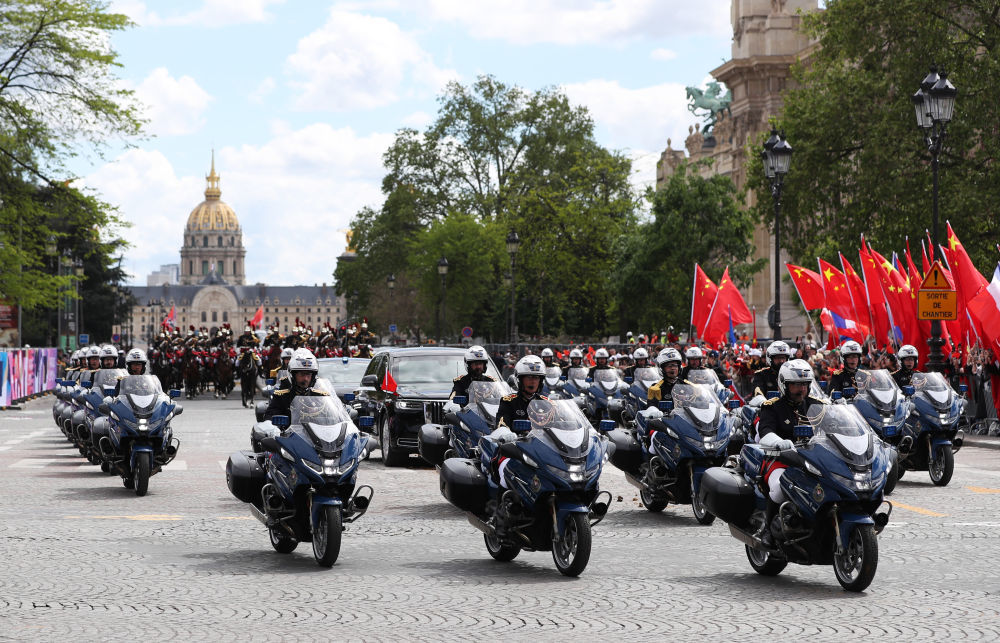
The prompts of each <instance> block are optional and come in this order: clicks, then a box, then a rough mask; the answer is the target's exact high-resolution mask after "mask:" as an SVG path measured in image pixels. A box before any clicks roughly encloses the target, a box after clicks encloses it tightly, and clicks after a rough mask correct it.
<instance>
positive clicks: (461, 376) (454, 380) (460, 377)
mask: <svg viewBox="0 0 1000 643" xmlns="http://www.w3.org/2000/svg"><path fill="white" fill-rule="evenodd" d="M463 377H465V376H464V375H459V376H458V377H456V378H455V379H453V380H452V382H457V381H459V380H461V379H462V378H463Z"/></svg>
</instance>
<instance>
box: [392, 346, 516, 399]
mask: <svg viewBox="0 0 1000 643" xmlns="http://www.w3.org/2000/svg"><path fill="white" fill-rule="evenodd" d="M391 373H392V378H393V379H394V380H396V382H397V383H398V384H399V385H400V386H408V387H410V388H414V389H417V390H420V389H441V388H448V389H450V388H451V384H452V381H453V380H454V379H455V378H456V377H460V376H462V375H465V374H466V368H465V356H464V354H463V353H461V352H455V353H452V354H443V355H442V354H437V355H396V356H395V357H394V358H393V360H392V367H391ZM486 374H487V375H489V376H490V377H492V378H493V379H495V380H499V379H500V374H499V373H498V372H497V369H496V367H495V366H494V365H493V362H492V360H487V361H486Z"/></svg>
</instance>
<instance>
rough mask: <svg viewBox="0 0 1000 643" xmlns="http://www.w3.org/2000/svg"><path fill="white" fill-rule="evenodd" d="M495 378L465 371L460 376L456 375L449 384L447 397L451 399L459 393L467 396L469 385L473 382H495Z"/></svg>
mask: <svg viewBox="0 0 1000 643" xmlns="http://www.w3.org/2000/svg"><path fill="white" fill-rule="evenodd" d="M495 381H496V380H495V379H493V378H492V377H490V376H489V375H486V374H485V373H484V374H483V375H473V374H472V373H466V374H465V375H463V376H461V377H456V378H455V379H454V380H453V381H452V384H451V395H449V396H448V399H449V400H450V399H452V398H453V397H455V396H456V395H460V396H462V397H464V398H466V399H468V397H469V385H470V384H472V383H473V382H495Z"/></svg>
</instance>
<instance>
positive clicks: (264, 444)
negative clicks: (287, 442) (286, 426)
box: [260, 415, 287, 453]
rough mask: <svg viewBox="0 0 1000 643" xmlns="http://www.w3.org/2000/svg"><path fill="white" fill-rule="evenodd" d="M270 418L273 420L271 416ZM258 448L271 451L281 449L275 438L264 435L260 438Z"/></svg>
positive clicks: (274, 451) (275, 451)
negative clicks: (264, 436)
mask: <svg viewBox="0 0 1000 643" xmlns="http://www.w3.org/2000/svg"><path fill="white" fill-rule="evenodd" d="M274 417H287V416H284V415H276V416H274ZM272 420H273V418H272ZM260 448H262V449H264V450H265V451H270V452H271V453H277V452H279V451H281V445H280V444H278V441H277V440H275V439H274V438H272V437H266V438H264V439H262V440H261V441H260Z"/></svg>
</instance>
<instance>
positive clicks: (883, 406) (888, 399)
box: [854, 369, 900, 414]
mask: <svg viewBox="0 0 1000 643" xmlns="http://www.w3.org/2000/svg"><path fill="white" fill-rule="evenodd" d="M854 382H855V384H857V386H858V396H859V397H864V398H865V399H867V400H868V401H869V402H870V403H871V405H872V406H873V407H875V409H876V410H878V411H879V412H880V413H882V414H886V413H894V412H895V411H896V405H897V404H898V403H899V396H900V390H899V387H898V386H896V380H894V379H892V375H890V374H889V371H887V370H885V369H877V370H874V371H862V370H859V371H858V372H857V373H856V374H855V375H854Z"/></svg>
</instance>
